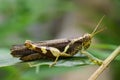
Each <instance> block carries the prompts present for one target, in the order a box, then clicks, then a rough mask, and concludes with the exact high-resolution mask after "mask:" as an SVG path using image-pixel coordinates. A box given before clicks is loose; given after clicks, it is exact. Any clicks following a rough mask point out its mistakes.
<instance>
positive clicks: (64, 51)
mask: <svg viewBox="0 0 120 80" xmlns="http://www.w3.org/2000/svg"><path fill="white" fill-rule="evenodd" d="M103 18H104V16H103V17H102V18H101V19H100V21H99V22H98V24H97V26H96V27H95V29H94V30H93V32H92V33H91V34H88V33H87V34H84V35H83V36H82V37H78V38H73V39H55V40H47V41H38V42H32V41H30V40H26V41H25V43H24V44H21V45H13V46H12V48H11V55H12V56H14V57H20V60H22V61H31V60H38V59H54V62H53V63H52V64H51V65H50V67H51V66H53V65H55V64H56V63H57V60H58V58H59V57H61V58H66V57H71V56H73V55H75V54H77V53H78V52H80V53H82V54H84V55H86V56H87V57H88V58H89V59H90V60H91V61H92V62H93V63H95V64H98V65H101V64H102V62H103V61H102V60H100V59H98V58H96V57H94V56H93V55H91V54H90V53H88V52H87V51H86V50H87V49H88V48H89V46H90V44H91V40H92V38H93V37H94V35H95V34H97V33H99V32H101V31H102V30H103V29H101V30H99V31H97V29H98V26H99V25H100V23H101V22H102V20H103Z"/></svg>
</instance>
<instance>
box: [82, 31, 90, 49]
mask: <svg viewBox="0 0 120 80" xmlns="http://www.w3.org/2000/svg"><path fill="white" fill-rule="evenodd" d="M91 39H92V35H91V34H88V33H87V34H85V35H84V36H83V47H84V49H87V48H88V47H89V46H90V44H91Z"/></svg>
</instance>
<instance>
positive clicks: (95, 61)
mask: <svg viewBox="0 0 120 80" xmlns="http://www.w3.org/2000/svg"><path fill="white" fill-rule="evenodd" d="M80 52H81V53H82V54H85V55H86V56H87V57H88V58H89V59H90V60H91V61H92V62H93V63H95V64H97V65H101V64H102V63H103V61H102V60H100V59H98V58H96V57H94V56H93V55H91V54H90V53H89V52H87V51H84V50H81V51H80Z"/></svg>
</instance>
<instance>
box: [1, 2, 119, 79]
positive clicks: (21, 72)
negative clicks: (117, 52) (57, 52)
mask: <svg viewBox="0 0 120 80" xmlns="http://www.w3.org/2000/svg"><path fill="white" fill-rule="evenodd" d="M119 8H120V0H92V1H91V0H0V55H3V56H2V57H0V58H1V59H0V60H1V61H0V64H1V62H2V59H7V56H5V54H10V51H9V49H10V48H11V46H12V45H13V44H22V43H24V41H25V40H27V39H28V40H32V41H40V40H49V39H56V38H70V37H78V36H82V34H84V33H91V32H92V30H93V29H94V28H95V26H96V25H97V22H98V21H99V20H100V18H101V17H102V16H103V15H105V18H104V20H103V22H102V24H101V26H100V28H103V27H106V28H107V29H105V30H104V31H103V32H100V33H99V34H97V35H96V36H95V39H94V40H93V43H92V45H91V48H90V49H89V52H91V53H93V54H94V55H95V56H97V57H100V58H102V59H105V57H104V55H105V54H106V53H107V54H108V53H111V52H112V51H113V50H114V49H115V48H116V47H117V46H118V45H120V15H119V14H120V9H119ZM95 47H97V48H95ZM101 52H103V54H101ZM2 63H4V62H2ZM81 67H83V66H73V67H53V68H49V67H48V66H41V67H40V72H39V74H36V73H35V68H30V67H29V66H28V65H27V64H16V65H12V66H7V67H1V68H0V78H1V79H0V80H16V79H17V80H80V79H81V80H85V79H84V78H83V79H82V78H81V76H83V75H86V74H87V72H86V73H85V74H82V75H81V74H80V73H81V72H82V71H81V70H82V69H83V68H81ZM90 67H91V66H90ZM92 67H94V66H92ZM88 68H89V65H88ZM88 68H87V70H86V71H88V72H89V69H88ZM119 68H120V58H119V57H118V58H117V59H116V60H115V61H114V62H112V63H111V65H110V67H109V70H108V71H109V72H106V74H107V75H108V76H107V77H108V78H106V79H109V80H110V79H111V80H119V79H120V76H119V74H120V69H119ZM84 69H86V68H84ZM90 69H91V68H90ZM76 70H79V72H80V73H79V72H76V73H75V71H76ZM93 71H94V70H93ZM51 73H52V74H51ZM72 73H73V74H72ZM108 73H109V74H108ZM91 74H92V73H91ZM80 75H81V76H80ZM73 76H74V77H75V76H77V77H78V78H74V77H73ZM86 76H88V75H86ZM68 77H69V78H68ZM109 77H110V78H109ZM102 80H104V79H102Z"/></svg>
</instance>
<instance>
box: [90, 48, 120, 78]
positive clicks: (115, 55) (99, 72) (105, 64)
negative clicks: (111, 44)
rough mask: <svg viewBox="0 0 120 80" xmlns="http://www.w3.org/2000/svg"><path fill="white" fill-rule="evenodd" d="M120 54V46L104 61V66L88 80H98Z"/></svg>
mask: <svg viewBox="0 0 120 80" xmlns="http://www.w3.org/2000/svg"><path fill="white" fill-rule="evenodd" d="M119 54H120V46H119V47H118V48H116V49H115V50H114V51H113V52H112V54H111V55H110V56H109V57H108V58H107V59H105V60H104V61H103V63H102V65H101V66H100V67H99V68H98V69H97V70H96V71H95V72H94V73H93V74H92V75H91V76H90V78H89V79H88V80H96V79H97V78H98V76H99V75H100V74H101V73H102V72H103V71H104V70H105V69H106V68H107V66H108V65H109V64H110V62H111V61H113V59H114V58H115V57H117V56H118V55H119Z"/></svg>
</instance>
